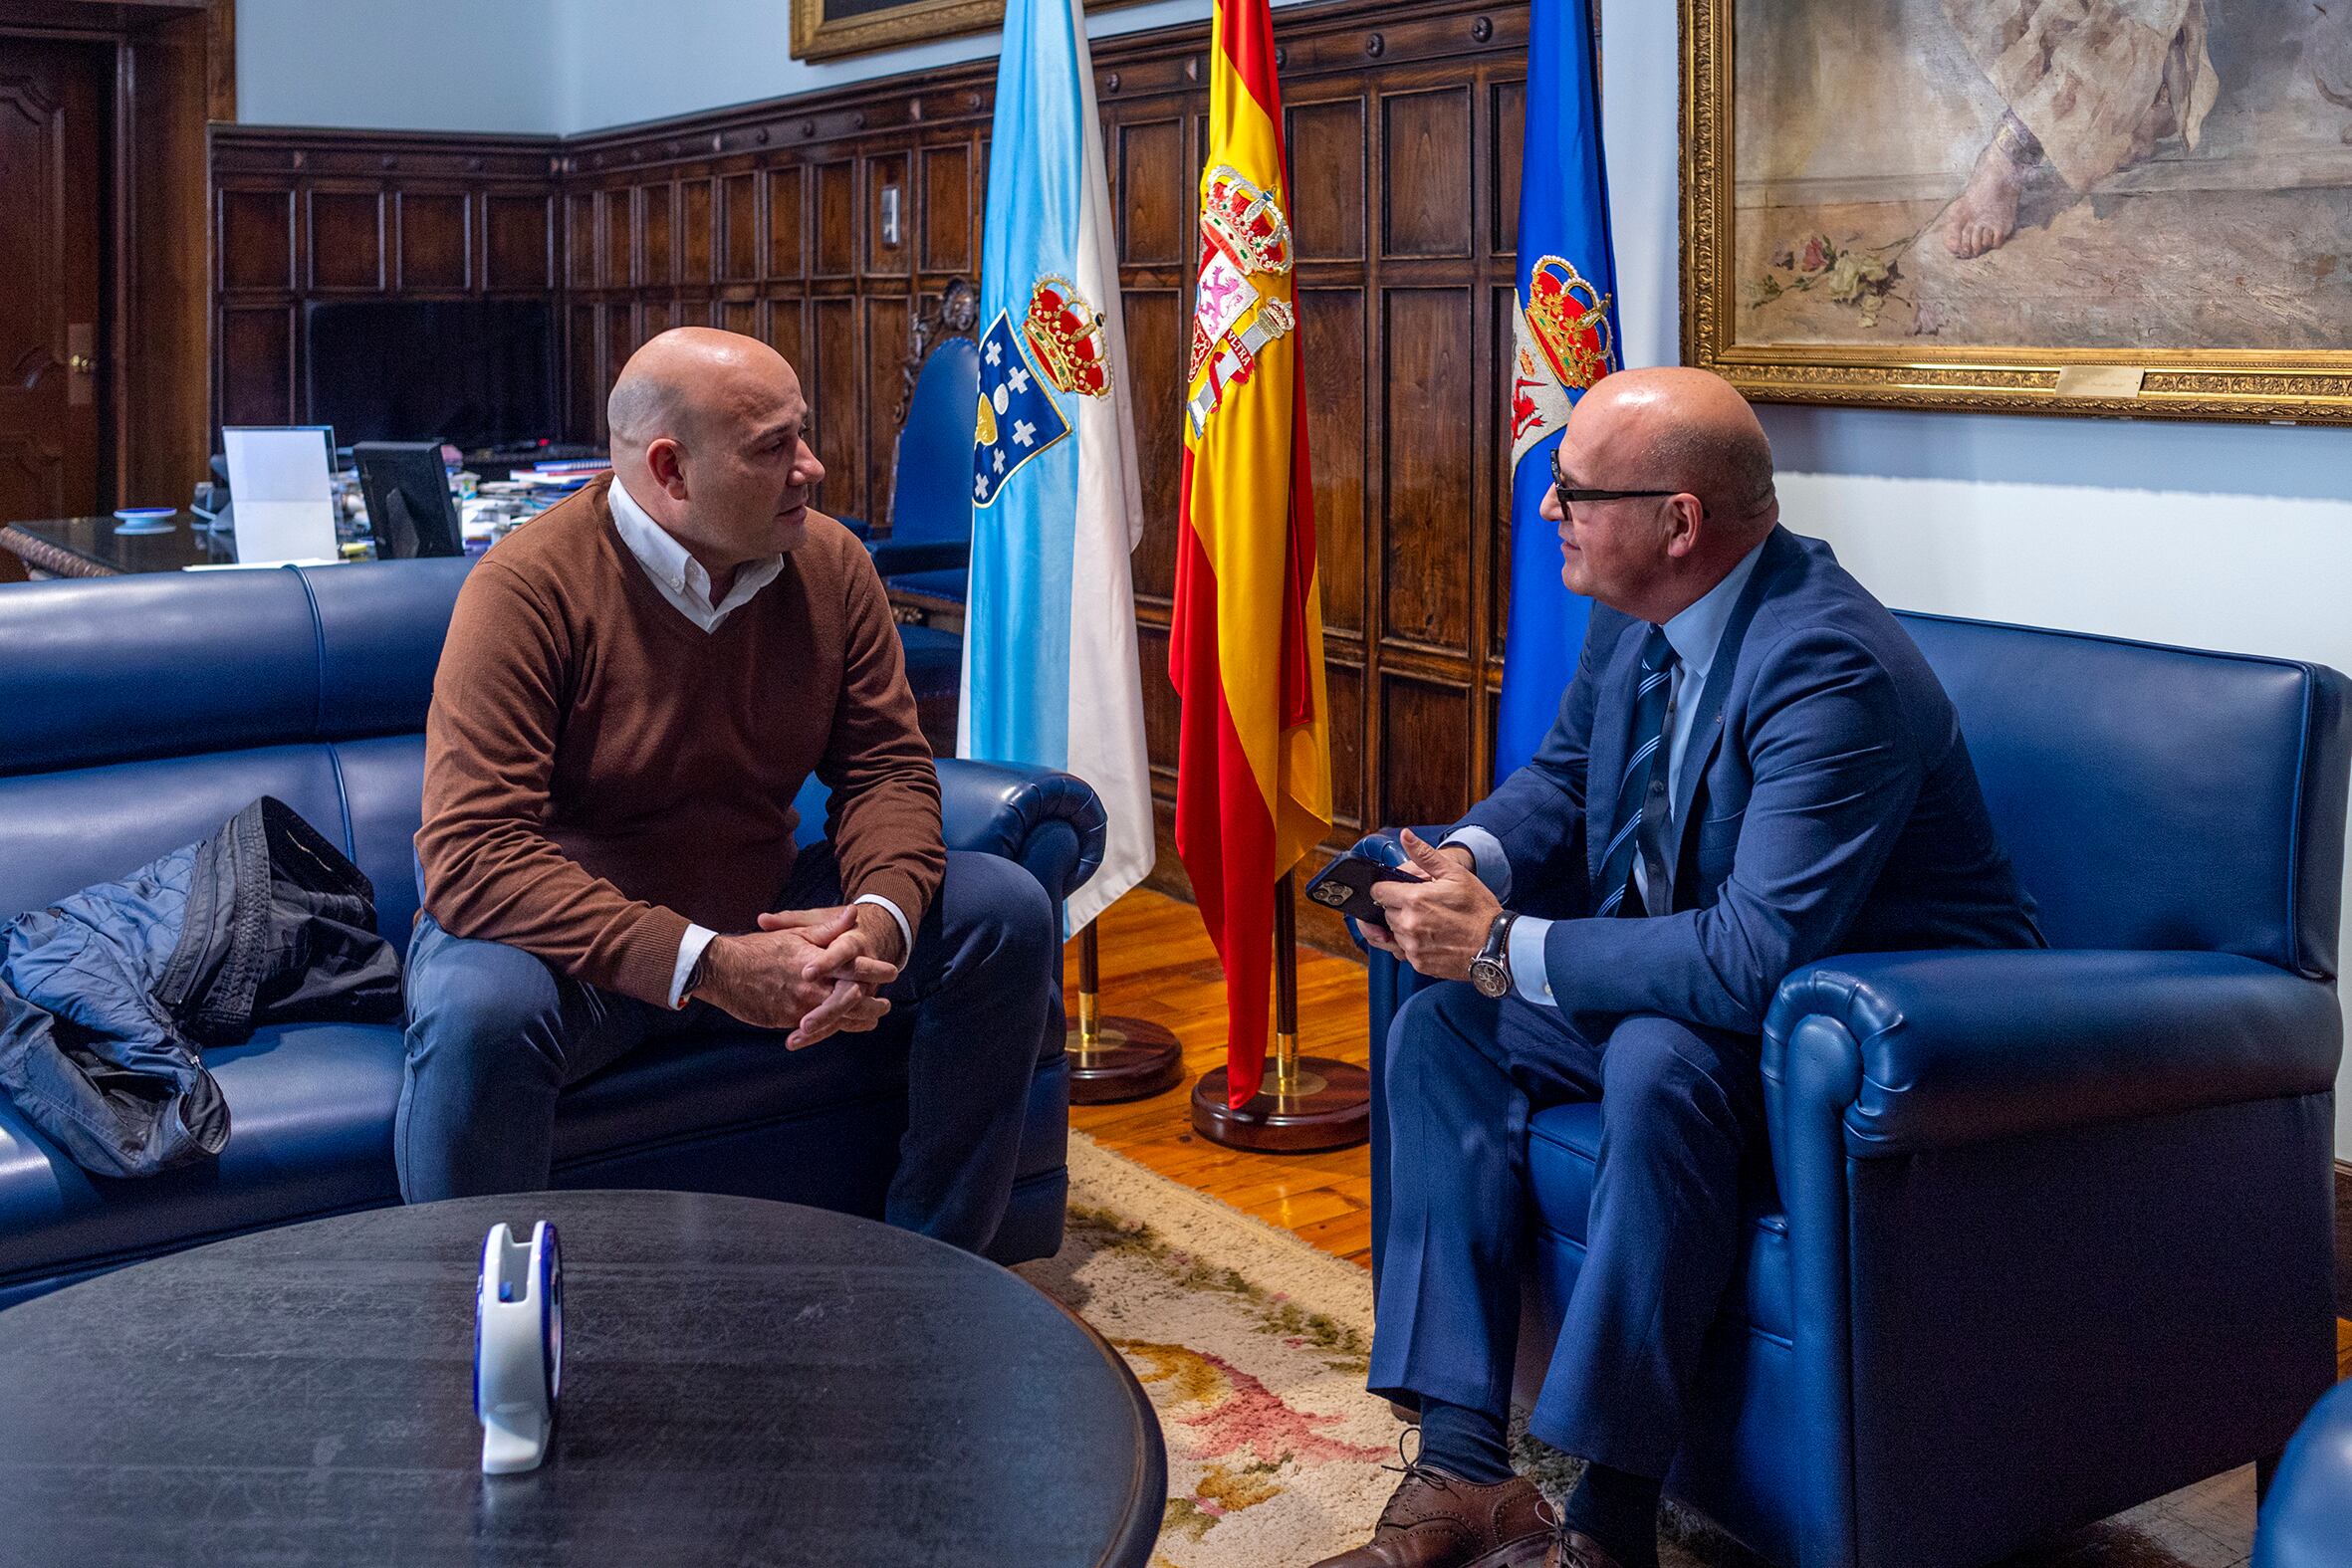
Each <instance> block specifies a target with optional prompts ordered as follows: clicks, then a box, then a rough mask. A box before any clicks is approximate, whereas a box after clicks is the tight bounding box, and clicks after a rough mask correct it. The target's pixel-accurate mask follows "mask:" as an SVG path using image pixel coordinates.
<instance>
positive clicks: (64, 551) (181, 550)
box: [0, 512, 237, 577]
mask: <svg viewBox="0 0 2352 1568" xmlns="http://www.w3.org/2000/svg"><path fill="white" fill-rule="evenodd" d="M203 521H204V520H203V519H202V518H199V517H197V516H196V515H195V514H194V513H193V512H181V513H179V514H177V515H176V516H174V517H173V518H172V520H171V532H170V533H168V534H118V533H116V532H115V530H116V528H117V527H118V526H119V525H118V523H117V521H116V520H115V519H114V518H55V519H51V520H49V521H46V522H40V523H10V524H7V525H5V526H0V550H5V551H7V552H9V553H10V554H11V555H13V556H15V557H16V558H17V559H18V560H21V561H23V562H24V563H25V566H26V569H28V570H29V571H31V572H32V573H33V574H34V575H36V576H47V577H112V576H117V575H119V574H121V573H123V572H126V571H177V570H179V569H180V567H182V566H188V565H198V564H203V563H206V562H210V561H226V560H236V559H237V547H236V545H235V544H234V542H233V541H234V539H235V536H234V535H230V534H214V533H212V532H211V531H210V530H208V529H204V528H201V527H195V526H194V525H198V524H201V523H202V522H203Z"/></svg>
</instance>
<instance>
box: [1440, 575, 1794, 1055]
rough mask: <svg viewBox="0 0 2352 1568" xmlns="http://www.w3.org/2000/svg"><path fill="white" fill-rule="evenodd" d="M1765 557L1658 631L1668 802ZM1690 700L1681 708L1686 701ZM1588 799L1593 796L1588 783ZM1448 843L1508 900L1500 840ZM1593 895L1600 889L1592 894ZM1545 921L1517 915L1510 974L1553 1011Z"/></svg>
mask: <svg viewBox="0 0 2352 1568" xmlns="http://www.w3.org/2000/svg"><path fill="white" fill-rule="evenodd" d="M1763 554H1764V546H1763V545H1762V544H1759V545H1758V546H1757V547H1756V549H1754V550H1752V551H1750V552H1749V553H1748V554H1747V555H1745V556H1743V557H1741V558H1740V563H1739V564H1738V565H1736V566H1734V567H1733V568H1732V569H1731V571H1730V572H1729V573H1728V574H1727V575H1726V576H1725V577H1724V579H1723V580H1722V581H1721V582H1718V583H1717V584H1716V585H1715V586H1714V587H1712V588H1709V589H1708V590H1707V591H1706V593H1704V594H1703V595H1701V596H1700V597H1699V598H1698V599H1697V600H1696V601H1695V602H1693V603H1691V604H1690V605H1688V606H1686V607H1685V608H1684V609H1683V611H1682V612H1681V613H1680V614H1678V615H1676V616H1675V617H1674V618H1673V619H1672V620H1670V621H1668V622H1667V623H1666V625H1665V627H1664V628H1663V629H1664V630H1665V632H1666V640H1667V641H1668V642H1669V643H1671V644H1672V645H1673V647H1674V653H1675V665H1674V677H1673V683H1672V684H1671V685H1669V686H1668V687H1667V689H1666V692H1667V696H1666V733H1667V734H1668V736H1669V737H1670V738H1671V739H1670V740H1669V741H1668V743H1667V751H1666V792H1667V796H1668V798H1672V797H1673V796H1674V795H1675V794H1676V792H1677V791H1678V790H1679V789H1680V787H1681V784H1682V762H1683V754H1684V753H1686V752H1688V751H1689V750H1690V747H1691V726H1692V724H1693V723H1694V722H1695V721H1696V719H1697V717H1698V713H1699V702H1698V696H1699V693H1701V692H1703V691H1705V690H1706V689H1707V672H1708V671H1709V670H1710V669H1712V668H1714V666H1715V655H1716V652H1717V650H1718V649H1720V648H1721V646H1722V645H1723V634H1724V627H1725V625H1726V624H1727V623H1729V622H1730V620H1731V618H1732V608H1733V606H1734V605H1736V604H1738V603H1739V602H1740V590H1741V589H1743V588H1745V587H1747V586H1748V579H1749V577H1751V576H1752V575H1754V574H1755V571H1756V561H1757V558H1758V557H1760V556H1762V555H1763ZM1686 694H1687V695H1688V696H1689V697H1690V699H1691V700H1690V701H1688V702H1685V701H1684V700H1683V699H1684V697H1685V695H1686ZM1611 787H1612V788H1614V782H1612V784H1611ZM1585 795H1586V798H1588V799H1589V798H1590V797H1591V795H1592V787H1591V784H1590V783H1589V782H1588V783H1587V784H1586V787H1585ZM1667 825H1668V829H1669V831H1668V833H1667V841H1668V842H1670V843H1671V842H1674V841H1675V840H1676V835H1675V834H1674V832H1673V831H1672V828H1673V827H1674V825H1675V824H1673V823H1668V824H1667ZM1445 841H1446V842H1447V843H1449V844H1460V845H1461V846H1462V847H1463V848H1465V849H1467V850H1469V851H1470V857H1471V859H1472V860H1473V861H1474V862H1476V864H1477V868H1478V879H1479V880H1480V881H1481V882H1484V883H1486V884H1487V890H1488V891H1489V892H1491V893H1493V894H1494V895H1495V897H1496V898H1498V899H1500V900H1502V901H1503V902H1504V903H1505V904H1509V903H1510V902H1511V862H1510V860H1508V859H1507V858H1505V856H1504V853H1503V845H1502V842H1501V841H1500V840H1499V839H1497V838H1496V837H1495V835H1494V834H1493V833H1490V832H1488V831H1487V830H1486V829H1485V828H1483V827H1465V828H1461V829H1458V830H1457V831H1455V832H1452V833H1449V834H1447V835H1446V839H1445ZM1633 879H1634V885H1635V886H1636V887H1637V888H1639V889H1640V890H1641V894H1642V899H1643V902H1644V903H1645V904H1646V903H1647V902H1648V900H1649V894H1650V873H1649V867H1648V866H1647V865H1646V864H1644V863H1643V858H1642V857H1641V856H1640V855H1635V856H1634V857H1633ZM1594 891H1595V892H1598V891H1599V889H1597V888H1596V889H1594ZM1550 931H1551V922H1550V921H1548V920H1537V919H1534V918H1532V917H1530V916H1522V917H1521V918H1520V920H1519V921H1518V922H1517V923H1516V924H1514V925H1513V926H1512V928H1511V973H1512V976H1513V978H1514V981H1515V984H1516V985H1517V987H1518V990H1519V994H1520V996H1521V997H1523V998H1525V999H1526V1000H1527V1001H1529V1002H1532V1003H1535V1004H1536V1005H1538V1006H1540V1007H1546V1008H1551V1007H1557V1006H1558V1004H1557V1003H1555V1002H1553V1001H1552V998H1551V982H1550V980H1549V979H1548V978H1547V977H1546V976H1545V974H1544V970H1543V939H1544V938H1545V937H1546V936H1547V935H1549V934H1550Z"/></svg>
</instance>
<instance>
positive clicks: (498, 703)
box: [416, 476, 947, 1005]
mask: <svg viewBox="0 0 2352 1568" xmlns="http://www.w3.org/2000/svg"><path fill="white" fill-rule="evenodd" d="M610 484H611V479H610V476H606V477H604V478H601V479H598V480H596V481H595V482H594V483H592V484H590V485H588V487H587V488H586V489H585V490H583V491H582V492H581V493H580V494H579V495H577V496H574V497H572V498H571V499H570V500H568V501H565V502H563V503H562V504H560V505H558V506H556V507H554V508H551V509H550V510H549V511H548V512H547V513H546V514H544V515H543V516H541V517H539V518H536V519H534V520H533V521H532V522H530V523H529V524H527V525H525V526H524V527H522V528H520V529H518V530H516V531H515V532H514V533H513V534H512V535H510V536H508V537H507V538H506V539H504V540H501V541H500V542H499V544H498V546H497V548H496V549H494V550H492V551H491V552H490V553H489V554H488V555H487V556H484V557H483V558H482V560H481V561H480V562H479V563H478V564H476V565H475V567H474V569H473V570H472V571H471V572H470V573H468V574H467V577H466V581H465V586H464V587H463V588H461V589H460V590H459V592H458V596H457V607H456V610H455V612H454V613H453V614H452V615H451V617H450V621H449V637H448V641H447V642H446V643H444V644H443V646H442V649H441V664H440V669H439V671H438V673H437V674H436V675H435V676H434V679H433V704H432V710H431V712H430V714H429V715H428V716H427V718H426V720H425V776H424V826H423V829H422V830H421V831H419V832H418V834H417V835H416V847H417V854H418V856H419V858H420V859H421V860H422V862H423V865H424V876H425V897H424V907H425V908H426V910H428V911H429V912H430V913H431V914H432V917H433V918H434V919H435V920H437V921H439V922H440V923H441V926H442V928H443V929H444V930H446V931H448V932H449V934H450V935H452V936H457V937H473V938H481V939H484V940H487V941H493V942H504V943H506V944H508V945H510V946H512V947H518V948H521V949H523V950H524V951H525V952H528V953H531V954H534V955H536V956H538V957H539V958H542V959H544V960H546V961H547V962H548V963H549V964H550V965H551V966H553V967H554V968H555V969H556V970H557V972H558V973H560V974H564V975H568V976H571V977H573V978H574V979H577V980H581V981H585V982H586V983H588V984H589V985H591V986H597V987H600V988H602V989H604V990H607V991H616V992H620V993H622V994H623V995H626V996H630V997H635V998H638V999H639V1000H641V1001H645V1002H651V1003H654V1004H656V1005H661V1004H666V1002H667V1001H668V998H669V990H670V980H671V976H672V973H673V971H674V970H675V968H676V965H677V959H678V945H679V943H680V942H682V941H683V940H684V939H685V935H686V928H687V926H688V925H689V924H696V925H702V926H708V927H710V928H711V929H712V930H714V931H718V932H721V933H729V932H743V931H750V930H752V929H753V928H754V925H755V923H756V921H757V918H758V916H759V915H760V913H761V912H762V911H764V910H768V909H772V908H774V907H775V904H776V900H777V898H778V896H779V895H780V894H781V893H782V892H783V890H784V886H785V879H786V877H787V876H789V875H790V874H791V871H792V865H793V856H794V850H793V829H794V827H795V825H796V824H797V822H798V820H799V817H798V814H797V813H796V812H795V811H794V810H793V796H794V795H795V794H797V793H799V791H800V788H801V785H802V784H803V783H804V782H805V781H806V780H807V779H808V777H809V775H810V774H811V773H815V774H816V775H818V777H820V778H821V779H823V781H824V782H825V784H827V785H828V786H829V787H830V788H831V790H832V800H831V805H830V807H829V811H830V815H831V818H832V836H833V847H834V850H835V852H836V854H837V856H838V857H839V860H840V865H841V888H842V896H843V897H844V898H852V899H853V898H856V897H858V896H859V895H861V894H865V893H878V894H880V895H881V896H883V897H884V898H887V899H889V900H890V901H891V902H892V903H895V904H896V905H897V906H898V907H899V908H900V909H901V910H903V911H904V912H905V914H906V918H907V921H908V922H909V924H910V925H920V924H921V923H922V919H923V912H924V910H925V909H926V908H928V907H929V904H930V901H931V898H932V895H933V894H935V893H936V892H937V891H938V889H939V880H940V877H941V875H942V874H943V873H944V871H945V869H946V864H947V857H946V851H945V850H944V848H943V847H942V846H941V842H940V826H939V781H938V777H937V775H936V774H935V773H934V772H933V768H932V761H931V749H930V747H929V745H928V744H926V743H925V741H924V740H923V735H922V731H921V730H920V729H918V728H917V727H916V724H915V703H914V695H913V693H912V692H910V691H909V690H908V689H907V684H906V667H905V656H904V654H903V652H902V651H901V649H900V646H899V641H898V631H897V627H896V625H895V624H894V623H893V622H892V620H891V616H890V605H889V601H888V599H887V598H886V597H885V596H884V594H883V591H882V583H881V579H880V577H878V576H876V575H875V573H874V568H873V562H872V560H871V559H870V558H869V557H868V556H867V555H866V553H865V549H864V547H863V546H861V545H860V544H859V543H858V542H857V540H856V539H855V538H854V537H853V536H851V535H850V533H849V531H848V530H846V529H844V528H842V527H841V526H840V525H839V524H838V523H835V522H834V521H832V519H830V518H826V517H820V516H818V515H816V514H814V513H812V514H811V515H810V519H809V527H808V536H807V538H806V540H805V541H804V543H803V544H802V545H801V546H800V547H799V548H798V549H796V550H794V551H793V552H792V553H791V554H789V555H787V556H786V557H785V560H784V570H783V571H782V572H781V573H780V574H779V575H778V576H777V578H776V580H775V581H773V582H771V583H769V584H768V585H767V586H766V587H764V588H762V589H761V590H760V591H759V592H758V593H757V594H756V595H754V596H753V597H752V599H751V600H750V602H748V603H746V604H744V605H743V606H741V607H740V608H738V609H737V610H736V611H734V613H733V614H731V615H730V616H729V617H728V618H727V619H726V620H725V621H723V622H722V623H721V624H720V625H719V628H718V629H717V630H716V631H704V630H703V629H702V628H700V627H699V626H696V625H694V624H693V623H692V622H691V621H689V620H687V619H686V617H685V616H684V615H682V614H680V613H679V612H678V610H677V608H676V606H674V605H672V604H670V603H669V602H668V601H667V600H666V599H664V598H663V597H662V596H661V593H660V590H659V589H657V588H656V587H655V586H654V585H653V583H652V582H651V581H650V580H649V579H648V578H647V577H646V575H645V570H644V568H643V567H642V566H641V565H639V564H638V562H637V560H636V558H635V557H634V556H632V555H630V554H629V550H628V547H627V545H625V544H624V543H622V541H621V538H620V535H619V534H618V532H617V531H615V529H614V528H613V524H612V511H611V508H610V506H609V505H608V504H607V502H606V500H605V491H606V488H607V487H608V486H609V485H610Z"/></svg>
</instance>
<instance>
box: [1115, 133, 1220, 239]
mask: <svg viewBox="0 0 2352 1568" xmlns="http://www.w3.org/2000/svg"><path fill="white" fill-rule="evenodd" d="M1112 146H1113V147H1114V148H1115V156H1114V157H1113V158H1111V159H1108V160H1106V161H1108V162H1109V163H1110V164H1111V168H1112V171H1113V178H1114V179H1115V180H1116V182H1117V187H1118V193H1117V206H1116V208H1115V209H1114V210H1115V211H1116V212H1117V213H1118V220H1119V259H1120V260H1121V261H1122V262H1124V263H1126V264H1127V265H1129V266H1135V267H1153V266H1159V267H1181V266H1183V265H1184V264H1185V263H1187V262H1189V261H1194V260H1197V252H1198V250H1199V246H1200V241H1199V240H1198V239H1197V238H1196V237H1195V236H1194V233H1193V231H1192V226H1191V225H1190V224H1189V223H1188V222H1187V221H1186V219H1187V218H1188V217H1189V216H1190V199H1189V198H1188V196H1187V194H1186V191H1187V187H1188V186H1190V185H1191V184H1192V183H1193V182H1194V180H1195V178H1196V177H1197V174H1198V171H1197V170H1196V169H1193V168H1191V167H1188V166H1187V160H1186V159H1185V156H1184V121H1183V120H1182V119H1181V118H1179V117H1177V116H1175V115H1173V114H1171V115H1168V116H1166V117H1160V118H1151V119H1137V120H1129V121H1123V122H1121V123H1120V124H1118V125H1117V126H1116V135H1115V136H1114V138H1113V139H1112Z"/></svg>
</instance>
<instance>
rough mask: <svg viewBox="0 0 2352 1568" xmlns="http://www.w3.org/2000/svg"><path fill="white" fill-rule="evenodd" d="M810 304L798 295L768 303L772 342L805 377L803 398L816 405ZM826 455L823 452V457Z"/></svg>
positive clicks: (802, 381)
mask: <svg viewBox="0 0 2352 1568" xmlns="http://www.w3.org/2000/svg"><path fill="white" fill-rule="evenodd" d="M808 312H809V303H808V301H806V300H804V299H802V298H801V297H800V296H798V295H794V296H791V297H789V298H775V299H770V300H769V302H768V341H769V342H771V343H773V344H774V345H775V347H776V351H777V352H778V353H780V354H782V355H784V357H785V358H786V360H787V361H789V362H790V363H791V365H792V366H793V368H794V369H795V370H796V371H798V372H799V374H800V377H801V395H802V396H804V397H806V398H808V399H809V400H810V401H811V402H812V403H814V402H815V401H816V400H817V382H816V366H815V365H814V364H812V363H811V361H810V359H809V331H808ZM811 432H812V434H811V440H812V442H814V440H815V433H814V432H815V425H814V423H812V426H811ZM823 455H824V454H823V452H822V451H821V452H819V453H818V456H819V457H821V458H822V457H823Z"/></svg>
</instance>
